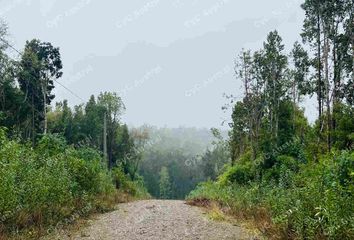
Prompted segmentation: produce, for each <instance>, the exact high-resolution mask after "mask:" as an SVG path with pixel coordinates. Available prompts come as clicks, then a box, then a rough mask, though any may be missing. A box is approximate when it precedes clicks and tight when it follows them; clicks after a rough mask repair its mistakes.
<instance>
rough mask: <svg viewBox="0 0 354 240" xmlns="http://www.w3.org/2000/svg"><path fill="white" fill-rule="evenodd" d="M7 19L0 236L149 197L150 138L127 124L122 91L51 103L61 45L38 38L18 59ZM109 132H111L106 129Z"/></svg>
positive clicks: (0, 79) (1, 91)
mask: <svg viewBox="0 0 354 240" xmlns="http://www.w3.org/2000/svg"><path fill="white" fill-rule="evenodd" d="M6 35H7V27H6V25H5V24H4V23H2V22H0V38H1V42H0V239H7V238H12V237H15V238H19V237H21V236H23V237H24V238H33V239H38V238H39V237H40V236H41V235H43V234H46V233H47V232H48V231H51V230H53V229H55V228H59V227H65V226H67V225H69V224H71V223H74V222H75V221H76V220H78V219H79V218H81V217H87V216H89V215H90V214H92V213H97V212H104V211H108V210H112V209H114V207H115V205H116V204H117V203H120V202H126V201H131V200H134V199H142V198H149V196H150V195H149V194H148V193H147V191H146V189H145V187H144V182H143V179H142V177H140V176H139V175H138V173H137V169H138V167H139V163H140V160H141V152H140V151H139V148H141V147H142V145H143V144H144V143H145V139H146V136H144V135H143V134H142V133H140V132H139V131H135V132H134V131H133V130H129V129H128V127H127V126H126V125H125V124H123V123H121V121H120V116H121V115H122V113H123V112H124V109H125V107H124V104H123V102H122V100H121V99H120V97H119V96H118V95H117V94H116V93H108V92H105V93H101V94H100V95H99V96H98V97H95V96H91V98H90V100H89V101H88V102H87V103H82V104H80V105H78V106H75V107H74V108H71V107H70V106H69V103H68V101H66V100H64V101H62V102H58V103H56V104H53V105H54V107H53V106H52V105H50V104H51V102H52V101H53V100H54V95H53V94H52V91H53V89H54V87H55V82H56V81H57V79H60V77H61V76H62V74H63V72H62V62H61V57H60V51H59V48H55V47H53V46H52V45H51V44H50V43H46V42H41V41H40V40H32V41H28V42H27V43H26V46H25V48H24V50H23V52H22V53H21V54H20V59H19V60H14V59H11V58H10V57H9V56H8V55H7V50H8V49H9V47H10V46H11V45H10V44H9V43H8V42H7V41H6ZM104 133H105V134H104Z"/></svg>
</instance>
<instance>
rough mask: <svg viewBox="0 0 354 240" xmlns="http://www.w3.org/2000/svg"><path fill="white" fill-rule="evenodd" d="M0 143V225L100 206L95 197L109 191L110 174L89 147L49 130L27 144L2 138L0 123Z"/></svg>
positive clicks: (42, 221) (53, 218) (38, 221)
mask: <svg viewBox="0 0 354 240" xmlns="http://www.w3.org/2000/svg"><path fill="white" fill-rule="evenodd" d="M0 143H1V145H0V230H1V229H7V231H11V230H15V229H21V228H24V227H28V226H32V225H51V224H55V223H56V222H58V221H60V220H63V219H64V218H67V217H69V216H71V215H72V214H74V213H75V212H79V213H80V214H87V213H88V212H90V211H95V209H94V208H100V204H96V203H97V201H96V200H95V199H98V198H100V199H103V198H107V199H108V198H111V197H109V196H112V197H113V196H114V194H115V190H114V185H113V181H112V177H111V175H110V173H109V172H108V171H107V170H106V168H105V167H104V166H103V164H102V163H101V156H100V154H99V153H98V152H97V151H95V150H93V149H88V148H79V149H74V148H73V147H70V146H67V145H66V143H65V141H64V140H63V139H62V138H60V137H57V136H52V135H47V136H45V137H43V138H42V139H41V140H40V141H39V143H38V146H37V147H36V148H35V149H32V147H31V146H30V144H21V143H19V142H17V141H15V140H12V141H10V140H8V139H7V138H6V137H5V131H4V130H1V129H0ZM105 196H107V197H105ZM101 203H102V204H105V203H104V202H101ZM82 209H87V211H86V210H85V211H86V212H83V210H82Z"/></svg>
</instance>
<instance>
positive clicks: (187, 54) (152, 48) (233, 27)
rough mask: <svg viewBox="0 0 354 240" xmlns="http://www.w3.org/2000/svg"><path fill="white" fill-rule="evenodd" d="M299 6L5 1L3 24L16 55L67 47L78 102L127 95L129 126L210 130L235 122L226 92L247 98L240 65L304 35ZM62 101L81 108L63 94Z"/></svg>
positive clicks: (196, 0)
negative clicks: (237, 73)
mask: <svg viewBox="0 0 354 240" xmlns="http://www.w3.org/2000/svg"><path fill="white" fill-rule="evenodd" d="M301 2H302V1H301V0H267V1H264V0H247V1H240V0H213V1H212V0H129V1H122V0H119V1H117V0H106V1H102V0H101V1H99V0H77V1H74V0H0V17H1V18H3V19H4V20H5V21H6V22H7V23H8V25H9V30H10V35H11V36H10V39H11V42H12V43H13V44H14V45H15V46H16V48H18V49H23V46H24V44H25V41H26V40H30V39H33V38H38V39H40V40H42V41H49V42H51V43H52V44H53V45H54V46H58V47H60V49H61V54H62V60H63V63H64V76H63V78H62V79H61V80H60V81H61V82H62V83H63V84H65V85H66V86H67V87H69V88H70V89H71V90H72V91H74V92H75V93H77V94H78V95H79V96H80V97H82V98H84V99H88V98H89V96H90V95H91V94H98V93H99V92H101V91H116V92H119V93H120V94H121V96H122V98H123V101H124V103H125V105H126V107H127V111H126V113H125V115H124V117H123V119H124V121H126V122H127V123H128V124H131V125H135V126H139V125H141V124H144V123H147V124H151V125H157V126H165V125H166V126H169V127H177V126H180V125H184V126H197V127H208V128H209V127H218V126H220V123H221V122H222V121H223V120H224V119H230V117H229V115H230V113H229V112H227V113H223V111H222V110H221V107H222V105H224V104H225V103H226V99H225V98H224V97H223V93H227V94H234V95H237V96H239V95H240V94H241V93H242V90H241V89H240V87H241V83H240V82H239V81H237V80H236V79H235V77H234V73H233V61H234V58H235V56H236V55H237V54H238V52H239V51H240V50H241V49H242V48H250V49H253V50H255V49H258V48H260V47H261V45H262V42H263V41H264V39H265V37H266V35H267V33H268V32H269V31H272V30H274V29H277V30H278V31H279V32H280V34H281V35H282V36H283V39H284V43H285V44H286V46H287V49H290V48H291V46H292V44H293V43H294V41H296V40H299V33H300V31H301V28H302V21H303V17H304V14H303V12H302V10H301V9H300V4H301ZM56 96H57V97H56V100H57V101H60V100H62V99H68V100H69V102H70V103H71V105H74V104H79V103H80V102H81V101H80V100H79V99H78V98H76V97H74V96H72V95H71V94H70V93H69V92H67V91H65V90H64V89H63V88H61V87H60V86H57V89H56ZM307 104H308V105H309V106H308V107H309V110H308V112H307V116H308V117H309V118H310V119H314V118H315V115H316V109H315V107H313V104H312V103H307Z"/></svg>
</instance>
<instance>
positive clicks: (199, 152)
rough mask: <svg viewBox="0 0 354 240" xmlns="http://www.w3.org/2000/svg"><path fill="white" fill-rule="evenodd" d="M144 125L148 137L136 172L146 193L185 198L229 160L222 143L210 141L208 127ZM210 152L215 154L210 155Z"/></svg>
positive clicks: (211, 138)
mask: <svg viewBox="0 0 354 240" xmlns="http://www.w3.org/2000/svg"><path fill="white" fill-rule="evenodd" d="M146 129H147V131H148V133H149V136H150V138H149V141H148V143H147V144H146V146H145V148H144V153H143V156H142V163H141V167H140V169H139V174H140V175H141V176H143V177H144V182H145V186H146V188H147V189H148V190H149V193H151V194H152V195H153V196H154V197H156V198H162V199H184V198H185V197H186V195H187V194H188V193H189V192H190V191H191V190H193V189H194V188H195V187H196V185H197V184H198V183H199V182H202V181H205V180H207V179H210V178H212V179H215V176H216V175H217V173H219V172H218V171H220V170H221V169H222V167H223V165H224V164H225V163H227V162H228V161H229V154H228V153H227V151H223V147H224V146H221V145H219V143H218V142H217V143H216V142H215V143H213V138H214V137H213V134H212V133H210V131H209V130H207V129H195V128H182V127H181V128H175V129H167V128H153V127H149V128H146ZM215 133H217V131H216V130H215ZM206 149H209V150H207V152H208V154H207V155H206V156H203V154H204V152H205V151H206ZM214 149H218V150H219V151H216V150H214ZM212 152H213V153H214V155H216V154H215V153H217V154H218V157H215V158H212V157H210V156H211V155H212Z"/></svg>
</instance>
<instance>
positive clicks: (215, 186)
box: [188, 1, 354, 239]
mask: <svg viewBox="0 0 354 240" xmlns="http://www.w3.org/2000/svg"><path fill="white" fill-rule="evenodd" d="M302 8H303V9H304V11H305V15H306V17H305V21H304V28H303V29H304V30H303V33H302V34H301V36H302V38H303V43H304V44H305V45H303V44H300V43H298V42H297V43H295V44H294V47H293V50H292V51H291V52H290V53H286V52H285V50H284V49H285V46H284V45H283V43H282V38H281V36H280V35H279V33H278V32H277V31H273V32H270V33H269V35H268V37H267V39H266V40H265V42H264V43H263V47H262V48H261V49H260V50H258V51H255V52H251V51H246V50H245V51H243V52H241V54H240V55H239V57H238V58H237V59H236V65H235V70H236V76H237V78H238V79H239V80H242V81H243V85H244V93H245V95H244V98H243V99H242V100H241V101H238V100H234V99H233V98H231V100H233V102H232V104H231V105H230V106H232V108H233V113H232V123H231V127H232V129H231V131H230V138H229V140H227V141H226V143H227V144H228V146H229V152H230V155H231V159H230V160H231V161H230V163H229V164H228V165H226V166H225V168H224V170H223V172H222V173H221V174H220V175H219V176H218V177H217V179H216V180H215V181H207V182H205V183H202V184H200V185H199V186H198V187H197V188H196V189H195V190H194V191H192V192H191V193H190V194H189V196H188V199H189V201H190V203H191V204H196V205H202V206H214V205H215V204H216V205H217V206H219V208H220V209H221V210H222V211H224V212H225V213H226V214H230V215H232V216H234V217H236V218H238V219H242V220H245V219H246V220H250V221H251V222H253V224H254V225H255V226H257V227H258V229H259V230H260V231H261V232H262V233H264V234H265V235H266V236H267V237H269V238H270V239H353V238H354V225H353V223H354V152H353V146H354V145H353V144H354V108H353V93H354V85H353V80H354V78H353V77H354V73H353V54H354V52H353V46H354V42H353V39H354V38H353V29H354V28H353V9H354V7H353V2H352V1H323V2H321V3H319V2H316V1H305V3H304V4H303V5H302ZM337 56H341V57H340V58H337ZM314 96H316V97H317V104H318V118H317V120H316V122H315V123H314V124H311V125H310V124H309V123H308V121H307V119H306V118H305V116H304V111H305V109H304V108H301V107H300V106H302V105H303V102H302V101H303V99H306V98H307V99H308V98H311V97H314ZM312 99H314V98H312Z"/></svg>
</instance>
